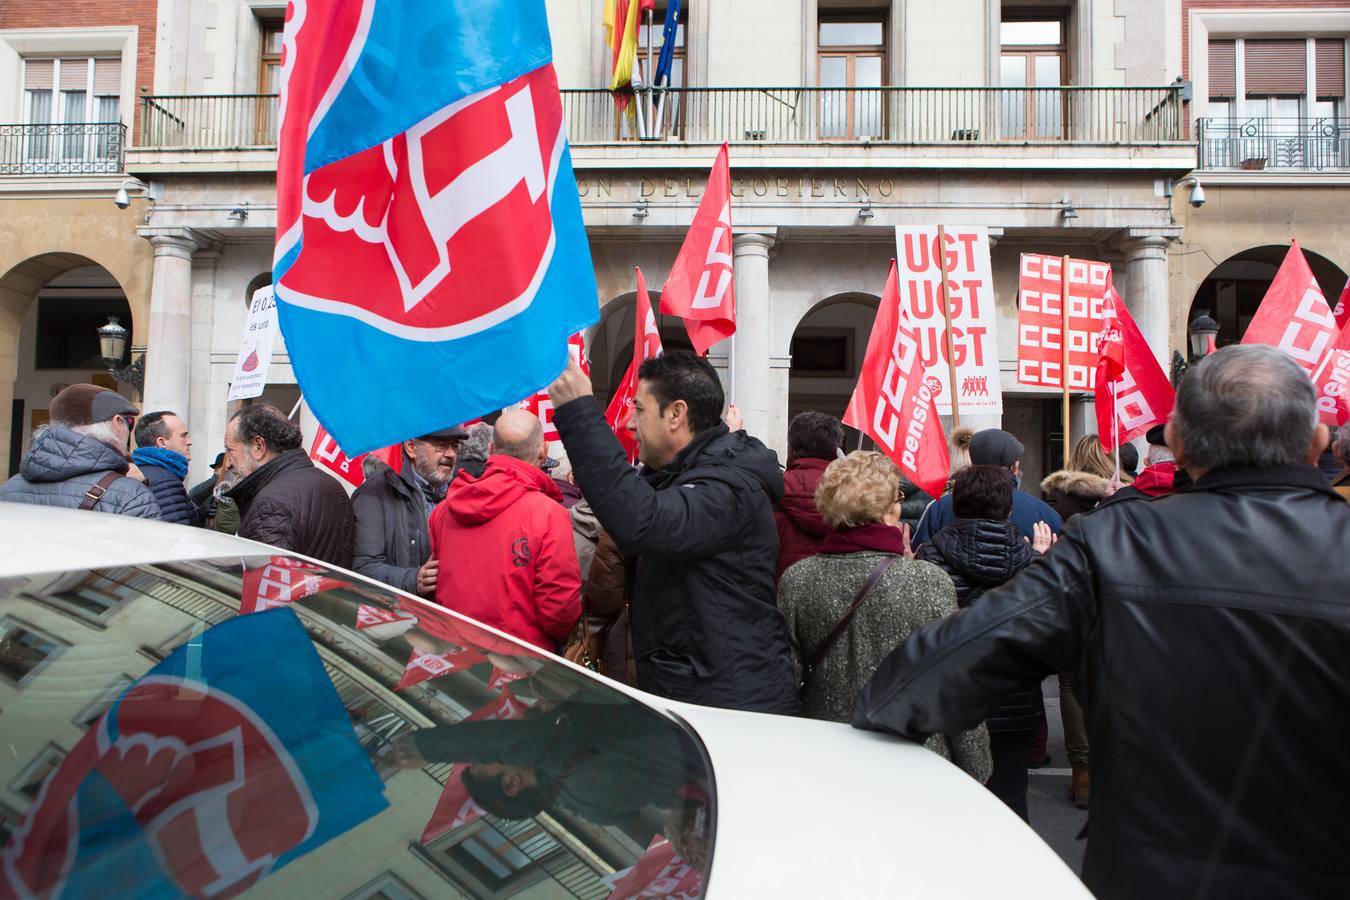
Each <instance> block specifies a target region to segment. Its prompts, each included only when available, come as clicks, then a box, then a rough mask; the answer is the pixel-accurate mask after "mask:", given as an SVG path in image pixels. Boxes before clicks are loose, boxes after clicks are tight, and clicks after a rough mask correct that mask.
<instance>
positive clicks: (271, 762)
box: [0, 609, 388, 898]
mask: <svg viewBox="0 0 1350 900" xmlns="http://www.w3.org/2000/svg"><path fill="white" fill-rule="evenodd" d="M386 806H388V804H387V803H386V801H385V799H384V787H383V784H382V783H381V782H380V779H379V776H378V775H376V773H375V770H374V768H373V767H372V766H371V763H370V760H369V759H368V758H367V756H366V754H365V752H364V751H363V750H362V749H361V745H360V744H359V743H358V742H357V739H356V735H355V733H354V732H353V730H352V725H351V721H350V719H349V718H348V716H347V712H346V710H345V709H344V708H343V706H342V701H341V700H340V699H339V698H338V695H337V692H336V691H335V690H334V689H333V685H332V683H331V682H330V681H329V680H328V676H327V675H326V674H325V672H324V667H323V663H322V662H321V661H320V659H319V656H318V654H317V653H316V652H315V651H314V647H313V645H312V644H311V643H310V640H309V637H308V636H307V635H306V633H305V629H304V627H303V626H302V625H301V624H300V621H299V620H298V619H297V618H296V616H295V613H294V612H292V611H291V610H290V609H276V610H271V611H268V612H260V613H254V614H252V615H248V616H241V617H239V618H236V619H231V620H229V621H227V622H223V623H221V624H219V625H217V626H215V627H214V628H212V629H211V630H209V631H207V632H206V633H205V634H203V635H201V636H200V637H197V638H193V639H192V640H191V641H190V642H189V643H188V644H186V645H184V646H182V647H180V648H179V649H177V650H175V651H174V652H173V653H172V654H171V655H170V656H169V657H168V658H166V659H165V660H164V661H163V662H162V663H160V664H159V665H157V666H155V667H154V668H153V669H151V670H150V671H149V672H147V673H146V674H145V675H144V676H143V677H142V678H139V679H137V680H136V681H135V682H133V683H132V684H131V685H130V686H129V687H128V688H127V689H126V691H125V692H123V694H122V696H121V697H119V698H118V700H117V702H116V703H114V704H113V705H112V706H111V707H110V708H109V709H108V711H107V712H106V713H105V714H104V715H103V718H102V719H100V720H99V721H98V723H97V724H95V726H94V727H93V728H91V729H90V730H89V732H88V733H87V734H86V735H85V736H84V738H83V739H82V740H81V741H80V742H79V743H78V744H76V745H75V748H74V749H73V750H71V752H70V755H69V756H67V757H66V758H65V760H63V761H62V763H61V766H60V768H59V769H57V771H56V772H55V773H53V774H52V775H51V777H49V778H48V779H47V781H46V782H45V783H44V784H43V785H42V788H41V790H40V792H39V794H38V796H37V798H36V799H35V800H34V802H33V805H32V807H31V808H30V809H29V810H28V812H27V814H26V815H25V816H24V819H23V821H22V822H21V823H20V825H19V826H18V827H17V828H16V829H15V830H14V832H13V836H12V837H11V839H10V843H9V846H8V847H7V848H6V849H5V854H4V858H3V863H4V864H3V866H0V896H19V897H22V896H47V897H53V898H56V897H166V898H167V897H180V896H183V895H185V894H186V895H190V896H194V897H202V896H233V895H235V894H237V893H239V892H241V891H243V890H244V889H245V888H247V887H249V886H251V885H253V884H255V883H256V882H257V881H258V880H260V879H262V878H264V877H266V876H267V875H269V874H270V873H272V872H274V871H276V870H277V869H279V868H281V867H282V866H284V865H286V864H287V863H288V862H290V861H291V860H293V859H296V858H298V857H300V856H303V855H304V854H306V853H309V852H310V851H312V850H315V849H317V848H318V847H320V846H322V845H323V844H324V843H326V842H328V841H330V840H332V839H333V838H335V837H337V836H338V835H340V834H342V833H343V832H345V831H347V830H349V829H351V828H353V827H355V826H356V825H359V824H360V823H361V822H364V821H365V820H366V819H369V818H371V817H372V816H374V815H376V814H377V813H379V812H380V811H382V810H383V809H385V807H386Z"/></svg>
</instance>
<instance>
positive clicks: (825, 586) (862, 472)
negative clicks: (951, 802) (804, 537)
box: [778, 450, 993, 782]
mask: <svg viewBox="0 0 1350 900" xmlns="http://www.w3.org/2000/svg"><path fill="white" fill-rule="evenodd" d="M900 481H901V477H900V470H899V469H897V468H896V467H895V464H894V463H892V462H891V461H890V460H889V459H887V458H886V457H885V456H884V455H882V454H880V453H876V452H872V451H862V450H859V451H855V452H853V453H850V454H849V455H848V456H846V457H844V458H843V459H839V460H835V461H834V462H832V463H830V465H829V466H828V467H827V468H826V469H825V474H824V475H823V476H822V478H821V480H820V486H819V487H817V488H816V508H817V509H818V510H819V511H820V514H821V517H822V518H823V519H824V520H825V526H826V533H825V539H824V542H823V544H822V545H821V548H820V552H818V553H817V554H816V555H815V556H811V557H808V558H806V559H804V560H801V561H800V562H798V563H795V564H794V565H792V566H790V567H789V568H788V570H787V571H786V572H784V573H783V580H782V581H781V582H780V584H779V588H778V608H779V609H780V610H782V612H783V616H784V618H786V619H787V625H788V634H789V638H790V641H791V644H792V652H793V657H794V659H795V662H796V666H797V670H798V673H799V675H800V676H801V678H802V681H803V682H804V683H803V685H802V695H801V696H802V715H805V716H810V717H811V718H814V719H824V720H827V721H831V722H848V721H849V720H850V718H851V717H852V715H853V699H854V696H855V695H856V694H857V693H858V689H859V688H861V687H862V686H863V685H864V684H865V683H866V682H867V680H868V679H869V678H871V676H872V674H873V673H874V672H875V671H876V669H877V666H878V665H880V664H881V661H882V659H884V658H885V656H886V654H888V653H890V652H891V651H892V650H894V649H895V648H896V647H897V646H898V645H899V644H900V643H901V642H903V641H904V640H905V638H907V637H908V636H909V635H910V634H911V633H912V632H914V631H916V630H917V629H918V628H920V627H922V626H923V625H925V624H927V623H928V622H931V621H933V620H934V619H940V618H943V617H944V616H947V615H950V614H952V613H955V612H956V610H957V606H956V590H955V588H953V587H952V581H951V579H950V578H948V577H947V575H946V574H945V573H944V572H943V571H942V570H941V569H939V568H938V567H937V566H934V565H932V564H930V563H925V562H919V561H918V560H915V559H914V558H913V554H911V553H910V551H909V529H908V528H904V527H901V526H900V524H899V523H900V515H901V512H900V511H901V504H902V502H903V500H904V496H903V494H902V492H901V490H900ZM925 746H927V747H928V748H929V749H930V750H932V751H934V752H935V753H938V754H940V755H941V756H944V757H946V758H947V759H950V760H951V761H952V762H954V763H956V764H957V765H958V766H960V767H961V768H962V769H964V770H965V771H966V772H968V773H969V774H970V775H971V776H972V777H974V778H976V779H978V780H979V781H981V782H983V781H985V780H986V779H987V778H988V777H989V773H990V771H991V770H992V767H993V763H992V761H991V759H990V756H989V735H988V732H987V731H986V730H985V728H984V726H983V725H981V726H980V727H979V728H977V729H974V730H972V731H966V732H962V733H960V734H954V735H941V734H936V735H933V736H932V737H930V738H929V739H928V740H927V741H926V742H925Z"/></svg>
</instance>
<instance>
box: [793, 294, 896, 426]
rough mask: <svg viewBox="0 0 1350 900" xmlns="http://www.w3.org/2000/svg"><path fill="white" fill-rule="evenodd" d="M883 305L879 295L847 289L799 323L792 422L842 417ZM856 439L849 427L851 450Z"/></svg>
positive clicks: (795, 338)
mask: <svg viewBox="0 0 1350 900" xmlns="http://www.w3.org/2000/svg"><path fill="white" fill-rule="evenodd" d="M880 303H881V298H880V297H878V296H877V295H876V294H871V293H868V292H866V291H844V292H842V293H838V294H834V295H832V296H829V297H826V298H825V299H823V300H820V301H819V302H817V303H815V304H814V305H813V306H812V307H811V308H810V309H809V310H807V311H806V313H805V314H804V315H803V316H801V318H800V319H798V320H797V325H796V327H795V328H794V329H793V332H792V342H791V344H790V347H791V354H792V366H791V368H790V369H789V370H788V421H789V422H791V421H792V417H793V416H795V415H797V414H798V413H801V412H806V411H808V410H817V411H819V412H824V413H829V414H830V415H832V416H838V417H841V418H842V417H843V414H844V409H845V408H846V407H847V406H848V401H849V397H851V396H852V394H853V388H854V386H855V385H856V384H857V383H858V373H859V372H860V371H861V370H862V361H863V356H864V355H865V354H866V352H867V340H868V337H869V336H870V335H871V333H872V323H873V322H874V321H875V320H876V315H877V307H878V306H879V305H880ZM857 439H858V434H857V432H856V431H854V430H853V429H851V428H849V429H846V434H845V441H846V445H847V446H849V447H850V448H851V447H854V446H856V443H857Z"/></svg>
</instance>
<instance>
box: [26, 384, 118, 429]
mask: <svg viewBox="0 0 1350 900" xmlns="http://www.w3.org/2000/svg"><path fill="white" fill-rule="evenodd" d="M48 412H49V414H50V415H51V419H52V421H53V422H55V423H56V424H57V425H66V426H75V425H94V424H97V423H99V422H107V421H109V420H110V419H112V417H113V416H139V415H140V414H141V411H140V410H139V409H137V408H136V407H135V406H133V405H132V403H131V401H130V400H128V399H127V398H126V397H123V396H122V395H121V394H119V393H117V391H110V390H108V389H107V388H101V387H99V386H98V385H96V384H72V385H71V386H70V387H68V388H66V389H65V390H63V391H62V392H61V393H59V394H57V395H56V396H55V397H53V398H52V405H51V407H50V408H49V410H48Z"/></svg>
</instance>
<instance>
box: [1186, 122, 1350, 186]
mask: <svg viewBox="0 0 1350 900" xmlns="http://www.w3.org/2000/svg"><path fill="white" fill-rule="evenodd" d="M1196 133H1197V137H1198V139H1199V145H1200V146H1199V166H1198V167H1199V168H1201V169H1207V170H1214V171H1248V172H1258V171H1271V172H1288V173H1300V172H1302V173H1309V172H1326V171H1334V172H1344V171H1346V170H1348V169H1350V119H1330V118H1321V119H1275V118H1252V119H1229V118H1212V119H1198V120H1197V132H1196Z"/></svg>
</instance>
